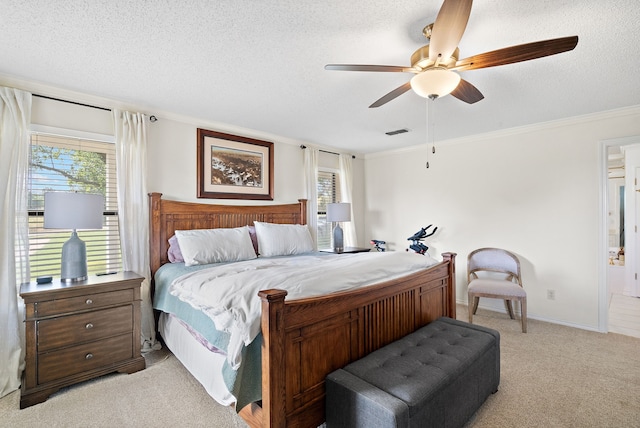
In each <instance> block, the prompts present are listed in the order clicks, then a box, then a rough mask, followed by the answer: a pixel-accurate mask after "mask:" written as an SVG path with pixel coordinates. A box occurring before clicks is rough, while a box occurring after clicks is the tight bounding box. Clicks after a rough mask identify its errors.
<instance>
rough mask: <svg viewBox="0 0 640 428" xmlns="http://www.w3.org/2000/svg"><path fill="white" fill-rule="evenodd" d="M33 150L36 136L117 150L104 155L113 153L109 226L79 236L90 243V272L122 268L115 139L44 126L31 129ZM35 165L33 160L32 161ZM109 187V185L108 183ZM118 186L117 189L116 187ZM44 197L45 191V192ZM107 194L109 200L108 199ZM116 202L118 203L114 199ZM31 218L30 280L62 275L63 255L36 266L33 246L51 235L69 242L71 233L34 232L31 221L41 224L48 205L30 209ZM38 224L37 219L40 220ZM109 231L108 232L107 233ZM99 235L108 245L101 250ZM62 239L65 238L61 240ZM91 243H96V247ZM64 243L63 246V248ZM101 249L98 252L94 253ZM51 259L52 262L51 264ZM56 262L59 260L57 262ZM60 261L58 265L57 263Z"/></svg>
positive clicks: (109, 177)
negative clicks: (61, 263)
mask: <svg viewBox="0 0 640 428" xmlns="http://www.w3.org/2000/svg"><path fill="white" fill-rule="evenodd" d="M29 131H30V132H29V151H30V152H31V150H32V149H31V147H32V144H33V137H34V136H42V137H44V138H45V139H46V138H47V137H49V138H60V139H69V140H79V141H84V142H87V143H91V144H96V143H97V144H113V145H114V146H113V149H111V148H109V149H108V150H106V149H105V151H104V153H105V155H107V156H110V154H112V156H113V159H112V162H113V164H112V166H111V167H108V169H107V171H105V179H106V180H107V183H109V182H111V183H112V185H111V189H107V191H106V192H107V195H109V196H110V197H111V200H110V202H106V204H107V205H106V206H105V209H104V211H103V216H104V224H105V225H106V226H107V227H103V229H102V231H100V232H97V231H79V232H78V234H79V236H80V238H81V239H83V240H84V241H85V242H86V243H87V259H88V272H89V273H90V274H91V273H100V272H104V271H114V270H121V269H122V249H121V242H120V222H119V216H118V207H117V206H118V200H117V198H118V189H117V178H118V177H117V170H116V168H117V165H116V150H115V136H114V135H107V134H98V133H91V132H85V131H80V130H73V129H64V128H57V127H51V126H43V125H31V127H30V130H29ZM92 149H94V150H93V151H95V152H97V153H100V152H101V151H100V150H95V147H94V148H92ZM29 162H31V160H29ZM27 171H28V174H29V177H31V174H32V169H31V165H29V166H28V169H27ZM33 184H34V183H33V182H32V181H31V180H28V181H27V182H26V183H25V185H26V186H27V188H26V194H27V195H29V194H30V192H31V190H32V185H33ZM107 185H108V184H107ZM114 186H115V189H114V188H113V187H114ZM43 194H44V191H43ZM107 195H105V197H106V196H107ZM114 199H115V200H114ZM27 215H28V218H29V223H30V226H29V235H28V239H29V247H30V248H29V265H30V266H31V268H30V279H31V280H35V278H37V277H38V276H42V275H52V276H59V274H60V264H59V261H60V255H58V254H55V255H54V254H51V256H50V258H48V257H47V256H40V257H41V259H40V260H39V262H40V263H33V260H34V259H35V257H34V254H35V251H37V249H33V248H32V246H33V244H34V243H39V240H42V239H43V237H44V238H45V239H46V235H50V236H51V237H55V236H56V235H57V236H58V237H59V238H58V239H63V240H64V241H66V239H68V237H67V236H70V233H71V231H70V230H69V231H67V230H54V229H52V230H51V232H48V233H43V232H40V233H38V232H34V229H33V228H32V227H31V220H32V219H33V218H34V217H40V218H41V219H40V221H43V219H44V206H42V208H40V207H38V208H32V207H30V206H29V205H28V206H27ZM36 221H37V220H36ZM40 227H41V225H37V226H36V228H40ZM105 229H106V232H103V231H104V230H105ZM96 235H99V236H100V237H102V242H104V245H103V246H102V248H100V247H101V246H100V245H97V246H96V245H95V244H96V243H98V244H99V243H100V242H101V241H100V238H99V237H98V238H97V239H95V238H96ZM109 235H110V238H109V239H104V237H105V236H109ZM83 236H84V238H83ZM60 237H62V238H60ZM91 244H94V246H93V247H92V246H91ZM61 245H62V244H60V247H61ZM96 247H97V251H95V252H94V251H93V250H94V249H95V248H96ZM47 260H51V261H50V262H49V263H47V262H46V261H47ZM54 260H55V261H54ZM56 262H57V264H56ZM93 263H98V266H99V267H96V266H92V264H93ZM35 266H40V269H38V268H35V269H34V267H35Z"/></svg>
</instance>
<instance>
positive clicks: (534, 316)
mask: <svg viewBox="0 0 640 428" xmlns="http://www.w3.org/2000/svg"><path fill="white" fill-rule="evenodd" d="M456 303H457V304H458V305H463V306H467V301H466V300H456ZM513 306H514V308H513V312H514V313H515V314H516V315H517V316H520V308H519V307H518V305H513ZM478 309H482V310H485V311H491V312H497V313H505V314H506V310H505V309H504V308H502V309H501V310H500V309H497V308H495V307H492V306H487V305H483V304H482V303H480V304H479V305H478ZM507 316H508V315H507ZM527 318H528V319H530V320H537V321H544V322H548V323H551V324H558V325H564V326H566V327H572V328H578V329H580V330H587V331H595V332H597V333H603V332H602V331H600V330H599V329H598V328H597V327H593V326H587V325H582V324H575V323H571V322H567V321H562V320H557V319H554V318H548V317H543V316H540V315H537V314H535V313H531V312H529V311H527Z"/></svg>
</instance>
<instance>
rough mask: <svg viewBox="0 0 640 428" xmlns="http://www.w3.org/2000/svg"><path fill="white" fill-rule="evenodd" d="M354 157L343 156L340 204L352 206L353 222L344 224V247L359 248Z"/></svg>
mask: <svg viewBox="0 0 640 428" xmlns="http://www.w3.org/2000/svg"><path fill="white" fill-rule="evenodd" d="M352 161H353V157H352V156H351V155H345V154H341V155H340V159H339V165H340V196H341V197H340V199H341V201H340V202H349V203H350V204H351V221H348V222H344V223H342V226H343V228H344V246H345V247H357V246H358V237H357V236H356V219H355V217H354V216H353V162H352Z"/></svg>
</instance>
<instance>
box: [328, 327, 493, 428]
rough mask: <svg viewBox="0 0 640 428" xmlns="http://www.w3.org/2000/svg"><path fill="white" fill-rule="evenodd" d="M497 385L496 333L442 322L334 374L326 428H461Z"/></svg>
mask: <svg viewBox="0 0 640 428" xmlns="http://www.w3.org/2000/svg"><path fill="white" fill-rule="evenodd" d="M499 383H500V335H499V333H498V332H497V331H495V330H491V329H488V328H485V327H481V326H478V325H472V324H468V323H465V322H462V321H457V320H453V319H451V318H439V319H438V320H436V321H434V322H432V323H430V324H428V325H426V326H424V327H422V328H421V329H419V330H417V331H415V332H413V333H411V334H409V335H407V336H405V337H403V338H402V339H399V340H397V341H395V342H393V343H390V344H389V345H387V346H385V347H383V348H380V349H378V350H377V351H374V352H372V353H371V354H369V355H367V356H365V357H364V358H361V359H359V360H358V361H355V362H353V363H351V364H349V365H347V366H346V367H344V368H343V369H339V370H336V371H334V372H332V373H330V374H329V375H328V376H327V379H326V388H327V390H326V392H327V394H326V404H327V406H326V409H327V411H326V419H327V428H334V427H345V428H346V427H349V428H355V427H367V428H373V427H461V426H463V425H464V424H465V423H466V422H467V421H468V420H469V418H470V417H471V416H472V415H473V413H474V412H475V411H476V410H478V408H479V407H480V406H481V405H482V403H484V401H485V400H486V398H487V397H488V396H489V395H490V394H492V393H494V392H496V391H497V390H498V384H499Z"/></svg>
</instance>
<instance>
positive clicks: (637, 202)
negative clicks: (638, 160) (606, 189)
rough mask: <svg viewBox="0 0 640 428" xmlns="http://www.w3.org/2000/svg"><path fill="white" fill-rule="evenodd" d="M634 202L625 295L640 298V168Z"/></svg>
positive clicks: (636, 179) (636, 177) (627, 234)
mask: <svg viewBox="0 0 640 428" xmlns="http://www.w3.org/2000/svg"><path fill="white" fill-rule="evenodd" d="M633 194H634V196H633V200H634V211H635V212H634V213H633V217H631V218H632V219H633V225H632V226H633V227H632V228H630V229H628V230H627V231H626V237H627V239H633V245H631V246H629V247H631V248H630V250H631V254H629V257H628V258H626V260H627V263H629V267H628V268H627V270H628V272H629V275H627V284H626V287H625V293H624V294H627V295H629V296H635V297H640V286H639V285H638V284H639V281H638V276H640V275H638V269H639V267H640V251H639V250H640V233H639V230H638V229H639V228H640V167H637V166H636V168H635V175H634V186H633ZM629 214H631V213H629Z"/></svg>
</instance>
